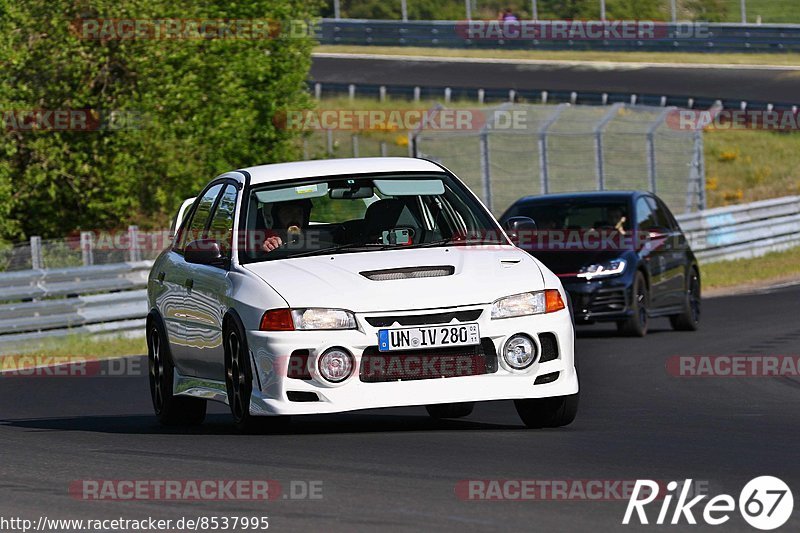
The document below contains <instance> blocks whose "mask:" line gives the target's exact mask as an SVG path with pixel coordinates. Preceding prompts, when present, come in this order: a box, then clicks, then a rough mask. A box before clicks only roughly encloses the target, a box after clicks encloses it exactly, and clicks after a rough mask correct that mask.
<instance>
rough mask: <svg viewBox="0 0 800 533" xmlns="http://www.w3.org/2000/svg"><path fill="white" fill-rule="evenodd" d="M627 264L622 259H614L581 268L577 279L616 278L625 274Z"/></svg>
mask: <svg viewBox="0 0 800 533" xmlns="http://www.w3.org/2000/svg"><path fill="white" fill-rule="evenodd" d="M626 266H627V263H626V262H625V260H624V259H614V260H613V261H606V262H605V263H596V264H593V265H587V266H585V267H581V269H580V270H579V271H578V277H579V278H586V279H587V280H591V279H594V278H605V277H609V276H618V275H620V274H622V273H623V272H625V267H626Z"/></svg>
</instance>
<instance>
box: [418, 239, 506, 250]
mask: <svg viewBox="0 0 800 533" xmlns="http://www.w3.org/2000/svg"><path fill="white" fill-rule="evenodd" d="M455 244H506V243H504V242H501V241H484V240H481V239H465V238H463V237H461V238H454V237H448V238H446V239H439V240H436V241H430V242H421V243H419V244H411V245H409V246H403V248H405V249H408V248H430V247H435V246H448V245H455Z"/></svg>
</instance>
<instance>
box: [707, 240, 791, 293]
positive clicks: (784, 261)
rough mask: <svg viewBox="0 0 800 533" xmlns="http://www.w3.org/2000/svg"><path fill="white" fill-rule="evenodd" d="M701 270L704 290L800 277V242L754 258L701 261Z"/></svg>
mask: <svg viewBox="0 0 800 533" xmlns="http://www.w3.org/2000/svg"><path fill="white" fill-rule="evenodd" d="M700 272H701V276H702V280H703V289H704V290H705V289H712V290H713V289H725V288H733V287H743V286H745V287H746V286H747V285H750V284H754V283H757V282H762V283H763V282H766V281H776V282H777V281H784V280H790V279H800V246H798V247H795V248H791V249H789V250H787V251H785V252H773V253H770V254H767V255H764V256H762V257H757V258H753V259H737V260H735V261H720V262H717V263H708V264H703V265H700Z"/></svg>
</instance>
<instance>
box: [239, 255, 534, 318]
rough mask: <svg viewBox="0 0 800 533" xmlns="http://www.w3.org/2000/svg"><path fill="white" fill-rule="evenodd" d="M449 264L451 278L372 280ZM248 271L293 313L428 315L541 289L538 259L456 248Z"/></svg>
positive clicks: (323, 258)
mask: <svg viewBox="0 0 800 533" xmlns="http://www.w3.org/2000/svg"><path fill="white" fill-rule="evenodd" d="M437 266H452V267H453V269H454V271H453V274H451V275H448V276H437V277H424V278H413V279H395V280H388V281H374V280H371V279H368V278H367V277H366V276H364V275H362V274H360V273H361V272H365V271H367V272H370V271H376V270H378V271H379V270H394V269H399V268H413V269H417V268H424V267H437ZM245 268H247V269H249V270H250V271H252V272H254V273H255V274H257V275H258V276H260V277H261V278H262V279H263V280H264V281H266V282H267V283H269V284H270V285H271V286H272V287H273V288H274V289H275V290H276V291H278V293H280V295H281V296H282V297H283V298H284V299H285V300H286V301H287V302H288V303H289V305H290V306H291V307H330V308H340V309H349V310H351V311H355V312H374V311H395V310H404V309H433V308H440V307H455V306H460V305H471V304H484V303H490V302H492V301H494V300H496V299H497V298H501V297H503V296H507V295H510V294H517V293H520V292H526V291H533V290H541V289H542V288H544V287H543V285H544V282H543V278H542V273H541V270H540V269H539V266H538V264H537V263H536V261H534V260H533V258H531V257H530V256H529V255H528V254H527V253H525V252H523V251H522V250H520V249H518V248H515V247H512V246H502V247H498V246H493V247H477V246H470V247H466V246H453V247H448V248H443V247H440V248H421V249H420V248H418V249H410V250H387V251H376V252H362V253H345V254H336V255H320V256H312V257H300V258H296V259H282V260H275V261H264V262H261V263H250V264H247V265H245Z"/></svg>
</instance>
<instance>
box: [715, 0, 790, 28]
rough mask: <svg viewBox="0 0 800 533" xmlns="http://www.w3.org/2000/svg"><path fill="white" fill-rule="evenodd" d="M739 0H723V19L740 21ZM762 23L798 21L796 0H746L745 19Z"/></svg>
mask: <svg viewBox="0 0 800 533" xmlns="http://www.w3.org/2000/svg"><path fill="white" fill-rule="evenodd" d="M740 5H741V2H740V0H725V7H726V10H725V20H727V21H729V22H741V20H742V15H741V11H740V9H741V8H740ZM759 16H760V17H761V22H762V23H765V24H767V23H782V22H788V23H795V24H796V23H800V4H798V3H797V1H796V0H747V21H748V22H751V23H754V22H757V20H758V17H759Z"/></svg>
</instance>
